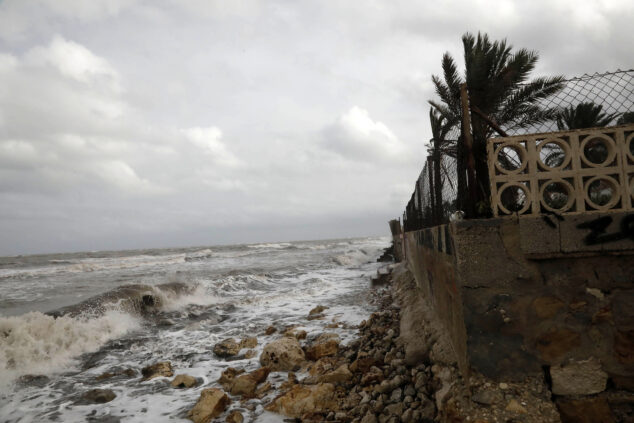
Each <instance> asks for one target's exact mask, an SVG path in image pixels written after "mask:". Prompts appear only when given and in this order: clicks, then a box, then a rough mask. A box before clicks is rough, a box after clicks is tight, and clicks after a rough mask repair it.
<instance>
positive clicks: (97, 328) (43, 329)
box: [0, 310, 139, 389]
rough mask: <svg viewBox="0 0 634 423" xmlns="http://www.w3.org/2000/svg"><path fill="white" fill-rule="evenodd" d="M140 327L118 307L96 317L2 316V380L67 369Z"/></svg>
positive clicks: (136, 321) (0, 351) (0, 319)
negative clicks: (117, 309) (78, 360)
mask: <svg viewBox="0 0 634 423" xmlns="http://www.w3.org/2000/svg"><path fill="white" fill-rule="evenodd" d="M138 327H139V321H138V320H137V319H135V318H134V317H133V316H131V315H129V314H125V313H121V312H119V311H115V310H111V311H108V312H106V313H105V314H104V315H102V316H100V317H97V318H94V319H88V318H83V317H77V318H72V317H66V316H63V317H58V318H54V317H52V316H48V315H45V314H42V313H40V312H30V313H26V314H24V315H22V316H13V317H0V381H1V382H0V384H2V383H3V382H4V384H5V387H6V385H7V383H8V382H10V381H12V380H14V379H15V378H16V377H18V376H21V375H24V374H49V373H54V372H57V371H60V370H64V369H66V368H68V367H70V366H72V364H73V360H74V358H76V357H77V356H79V355H80V354H83V353H86V352H92V351H96V350H97V349H98V348H99V347H100V346H101V345H103V344H104V343H106V342H107V341H109V340H111V339H114V338H117V337H120V336H122V335H124V334H125V333H127V332H129V331H131V330H134V329H137V328H138ZM2 388H3V386H1V385H0V389H2Z"/></svg>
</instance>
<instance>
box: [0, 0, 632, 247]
mask: <svg viewBox="0 0 634 423" xmlns="http://www.w3.org/2000/svg"><path fill="white" fill-rule="evenodd" d="M457 11H459V12H460V13H458V12H457ZM633 17H634V5H632V4H631V2H628V1H621V2H619V1H611V2H593V1H586V2H578V1H576V2H573V1H568V0H556V1H541V0H540V1H536V2H520V1H503V2H494V3H490V2H479V1H476V2H473V1H472V2H465V1H460V0H446V1H442V2H426V3H424V4H420V3H419V4H416V2H408V1H404V0H403V1H401V0H397V1H392V2H386V1H384V0H371V1H368V2H339V3H332V2H313V1H309V2H301V3H297V4H295V3H289V2H286V1H282V0H279V1H267V2H262V1H257V0H239V1H231V2H226V1H220V0H213V1H208V0H185V1H180V0H179V1H177V0H157V1H155V0H152V1H150V0H116V1H110V2H86V1H80V0H35V1H29V2H25V1H19V0H4V1H2V2H0V81H2V82H1V83H0V233H2V237H1V238H0V239H1V240H0V254H15V253H24V252H40V251H59V250H83V249H104V248H130V247H141V246H169V245H192V244H214V243H228V242H244V241H262V240H283V239H298V238H304V239H305V238H318V237H324V236H353V235H363V234H368V235H373V234H385V233H386V230H387V227H386V225H385V221H386V220H388V219H389V218H392V217H397V216H399V215H400V214H401V212H402V208H403V206H404V204H405V203H406V201H407V200H408V198H409V195H410V193H411V189H412V186H413V181H414V180H415V179H416V177H417V175H418V173H419V171H420V167H421V164H422V163H423V161H424V147H423V143H424V142H425V141H427V140H428V139H429V138H430V131H429V122H428V120H427V112H428V106H427V103H426V102H427V100H428V99H429V98H431V97H432V96H433V86H432V85H431V83H430V77H431V75H432V74H439V73H440V58H441V56H442V54H443V53H444V52H445V51H450V52H451V53H452V54H453V55H454V56H455V57H456V58H457V59H458V60H460V55H461V51H460V36H461V35H462V33H463V32H465V31H466V30H470V31H478V30H483V31H486V32H488V33H490V34H491V35H492V36H493V37H495V38H503V37H508V39H509V41H510V42H511V43H512V44H513V45H515V46H517V47H527V48H531V49H537V50H539V51H540V53H541V57H542V60H541V64H540V67H539V72H541V73H546V74H556V73H565V74H567V75H570V76H572V75H578V74H582V73H586V72H595V71H603V70H609V69H615V68H618V67H620V68H628V67H631V63H634V60H633V59H634V53H633V52H632V49H631V46H630V45H629V44H630V42H629V41H630V38H631V36H630V34H629V32H630V30H629V28H630V24H629V23H630V22H631V20H632V18H633Z"/></svg>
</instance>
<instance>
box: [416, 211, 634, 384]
mask: <svg viewBox="0 0 634 423" xmlns="http://www.w3.org/2000/svg"><path fill="white" fill-rule="evenodd" d="M606 216H608V217H609V219H605V217H606ZM628 216H631V215H627V214H623V213H612V214H609V215H604V214H586V215H583V216H582V215H573V216H565V217H563V220H561V218H556V217H554V216H552V217H550V218H549V219H542V218H539V219H533V220H526V219H525V218H522V219H519V220H518V219H517V218H513V217H510V218H498V219H488V220H471V221H462V222H455V223H452V224H450V225H448V226H447V225H444V226H440V227H436V228H430V229H425V230H421V231H416V232H408V233H406V234H405V240H406V242H405V245H406V248H405V249H406V251H405V255H406V260H407V263H408V266H409V268H410V270H411V272H412V273H413V274H414V276H415V278H416V283H417V285H418V287H419V288H420V290H421V292H423V293H424V295H425V297H426V298H427V301H428V302H429V303H430V304H431V305H432V308H433V310H434V311H435V313H436V314H437V315H438V318H439V321H441V322H442V324H443V325H444V326H445V328H446V330H447V331H448V332H449V333H450V335H451V340H452V344H453V346H454V348H455V350H456V352H457V353H458V355H459V356H461V357H462V360H464V361H465V362H468V363H469V366H470V367H471V368H473V369H475V370H477V371H479V372H482V373H483V374H485V375H487V376H489V377H493V378H497V379H506V380H521V379H522V378H523V377H524V376H525V375H527V374H540V373H542V372H543V371H544V369H548V368H550V367H551V366H553V367H555V366H565V365H566V364H567V363H570V362H571V360H573V361H583V360H588V359H591V358H592V359H593V360H595V361H598V362H599V363H600V368H601V371H603V372H605V374H606V375H607V377H609V379H610V381H611V382H610V386H615V387H617V388H627V389H633V388H634V255H632V253H634V239H632V238H631V230H629V229H628V227H627V226H626V225H624V224H623V221H624V220H625V221H626V223H627V222H628V220H627V219H631V218H630V217H628ZM600 218H604V219H603V221H600V222H599V223H600V226H601V227H602V229H601V230H600V231H598V230H597V228H598V226H596V222H597V220H598V219H600ZM608 220H609V222H608V224H607V225H606V222H607V221H608ZM588 222H589V225H588ZM593 222H594V223H593ZM593 224H594V225H595V226H593ZM584 225H585V226H584ZM580 226H581V227H580ZM628 231H629V232H628ZM597 240H598V242H597ZM593 363H594V361H593ZM461 367H464V366H461ZM467 367H468V366H467Z"/></svg>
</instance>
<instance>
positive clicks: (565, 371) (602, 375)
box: [550, 358, 608, 395]
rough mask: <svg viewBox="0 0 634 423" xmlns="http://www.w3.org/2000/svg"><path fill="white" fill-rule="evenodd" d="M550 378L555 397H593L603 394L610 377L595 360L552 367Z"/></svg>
mask: <svg viewBox="0 0 634 423" xmlns="http://www.w3.org/2000/svg"><path fill="white" fill-rule="evenodd" d="M550 377H551V379H552V382H553V388H552V391H553V394H555V395H591V394H597V393H599V392H603V391H604V390H605V388H606V386H607V383H608V375H607V373H606V372H604V371H603V370H602V369H601V363H599V361H598V360H595V359H594V358H590V359H589V360H583V361H572V362H570V363H568V364H566V365H563V366H552V367H551V368H550Z"/></svg>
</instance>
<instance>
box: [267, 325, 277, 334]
mask: <svg viewBox="0 0 634 423" xmlns="http://www.w3.org/2000/svg"><path fill="white" fill-rule="evenodd" d="M276 331H277V329H276V328H275V327H273V326H269V327H268V328H266V330H265V331H264V334H265V335H273V334H274V333H275V332H276Z"/></svg>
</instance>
